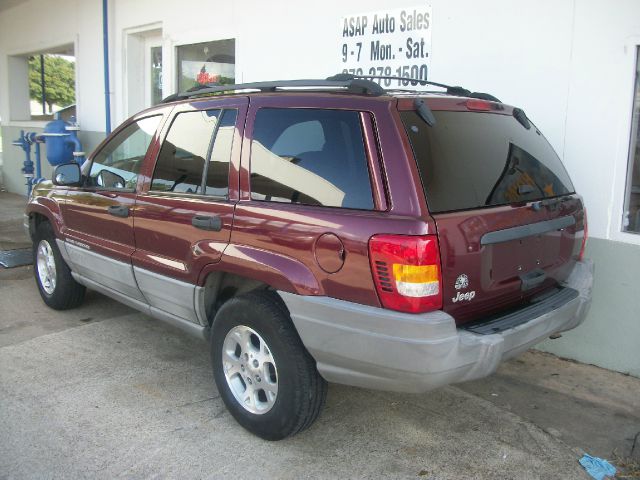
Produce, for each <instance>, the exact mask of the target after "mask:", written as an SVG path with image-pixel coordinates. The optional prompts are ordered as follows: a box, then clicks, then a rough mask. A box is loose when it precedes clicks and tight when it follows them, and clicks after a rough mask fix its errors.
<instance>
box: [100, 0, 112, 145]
mask: <svg viewBox="0 0 640 480" xmlns="http://www.w3.org/2000/svg"><path fill="white" fill-rule="evenodd" d="M108 10H109V2H108V0H102V43H103V53H104V113H105V132H106V133H107V135H109V134H110V133H111V98H110V92H109V90H110V88H109V19H108V16H107V15H108Z"/></svg>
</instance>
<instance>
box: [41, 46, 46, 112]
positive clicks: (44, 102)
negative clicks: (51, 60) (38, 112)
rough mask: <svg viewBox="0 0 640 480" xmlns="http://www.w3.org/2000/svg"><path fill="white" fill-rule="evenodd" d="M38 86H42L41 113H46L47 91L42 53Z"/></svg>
mask: <svg viewBox="0 0 640 480" xmlns="http://www.w3.org/2000/svg"><path fill="white" fill-rule="evenodd" d="M40 86H41V87H42V115H46V114H47V108H46V107H45V105H46V102H47V93H46V90H45V88H46V87H45V84H44V55H43V54H40Z"/></svg>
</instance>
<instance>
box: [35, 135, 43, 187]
mask: <svg viewBox="0 0 640 480" xmlns="http://www.w3.org/2000/svg"><path fill="white" fill-rule="evenodd" d="M35 144H36V178H37V179H40V178H42V167H41V164H40V142H38V141H37V140H36V141H35Z"/></svg>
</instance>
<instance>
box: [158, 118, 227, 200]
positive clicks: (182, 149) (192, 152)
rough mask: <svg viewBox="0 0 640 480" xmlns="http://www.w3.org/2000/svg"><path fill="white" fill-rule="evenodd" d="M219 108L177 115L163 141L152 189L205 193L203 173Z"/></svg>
mask: <svg viewBox="0 0 640 480" xmlns="http://www.w3.org/2000/svg"><path fill="white" fill-rule="evenodd" d="M219 116H220V110H205V111H197V112H184V113H180V114H178V115H176V117H175V119H174V120H173V123H172V124H171V128H170V129H169V133H168V134H167V137H166V138H165V140H164V142H163V143H162V148H161V149H160V153H159V154H158V160H157V162H156V168H155V171H154V172H153V180H152V182H151V190H156V191H165V192H179V193H202V174H203V171H204V164H205V158H208V152H209V145H210V142H211V136H212V134H213V132H214V130H215V127H216V124H217V122H218V118H219Z"/></svg>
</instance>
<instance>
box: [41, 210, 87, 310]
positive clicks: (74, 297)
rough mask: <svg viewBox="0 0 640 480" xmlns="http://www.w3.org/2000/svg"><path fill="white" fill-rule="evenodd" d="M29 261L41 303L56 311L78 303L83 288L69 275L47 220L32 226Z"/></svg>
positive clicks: (69, 272) (75, 305) (82, 296)
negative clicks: (31, 256)
mask: <svg viewBox="0 0 640 480" xmlns="http://www.w3.org/2000/svg"><path fill="white" fill-rule="evenodd" d="M33 262H34V267H33V272H34V274H35V277H36V284H37V285H38V291H39V292H40V296H41V297H42V300H44V303H46V304H47V305H48V306H49V307H51V308H53V309H56V310H67V309H70V308H74V307H77V306H78V305H80V304H81V303H82V300H83V299H84V293H85V287H84V286H82V285H80V284H79V283H78V282H76V281H75V280H74V279H73V277H72V276H71V270H70V269H69V266H68V265H67V264H66V263H65V261H64V259H63V258H62V255H61V254H60V251H59V250H58V245H57V244H56V239H55V235H54V233H53V229H52V228H51V225H50V224H49V223H48V222H42V223H40V225H38V228H37V229H36V234H35V237H34V241H33Z"/></svg>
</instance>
